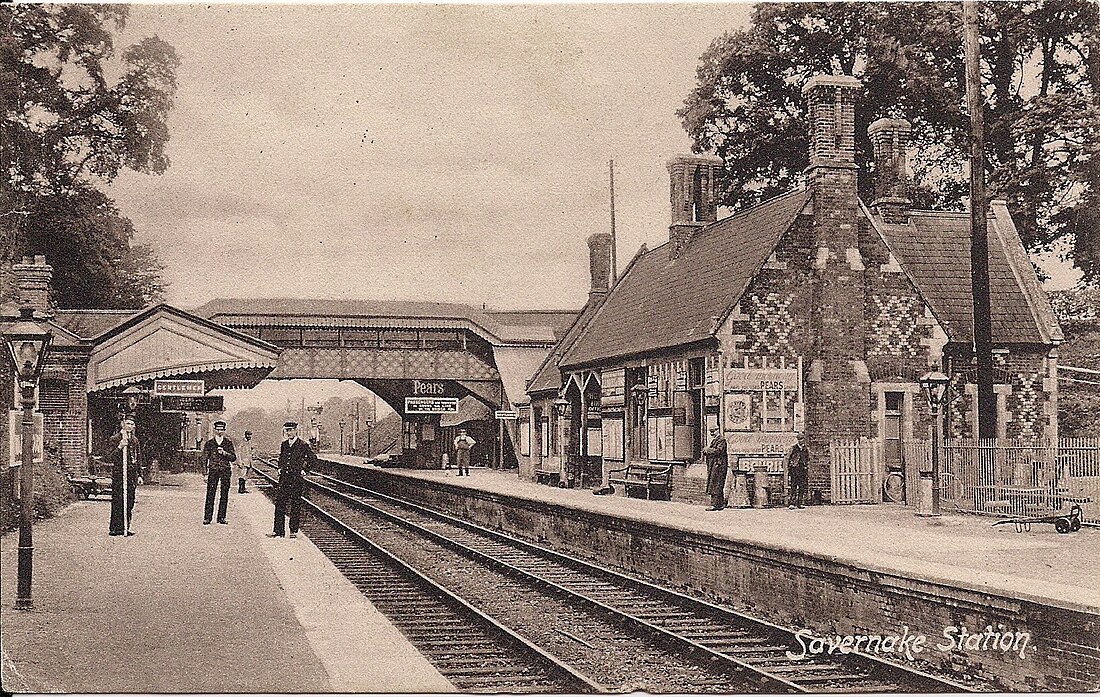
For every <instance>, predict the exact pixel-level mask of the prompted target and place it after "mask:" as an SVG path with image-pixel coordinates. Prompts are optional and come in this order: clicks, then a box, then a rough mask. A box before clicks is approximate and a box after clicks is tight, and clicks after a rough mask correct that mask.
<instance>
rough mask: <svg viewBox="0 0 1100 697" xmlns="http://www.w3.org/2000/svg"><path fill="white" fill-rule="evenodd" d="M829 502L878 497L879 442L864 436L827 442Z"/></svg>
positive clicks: (867, 500)
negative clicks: (829, 483) (830, 478)
mask: <svg viewBox="0 0 1100 697" xmlns="http://www.w3.org/2000/svg"><path fill="white" fill-rule="evenodd" d="M829 464H830V469H831V472H832V489H831V491H832V502H833V503H880V502H881V501H882V477H883V468H884V466H885V465H884V461H883V454H882V443H881V442H880V441H876V440H869V439H867V438H858V439H836V440H832V441H830V442H829Z"/></svg>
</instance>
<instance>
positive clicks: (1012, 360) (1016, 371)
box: [947, 346, 1058, 440]
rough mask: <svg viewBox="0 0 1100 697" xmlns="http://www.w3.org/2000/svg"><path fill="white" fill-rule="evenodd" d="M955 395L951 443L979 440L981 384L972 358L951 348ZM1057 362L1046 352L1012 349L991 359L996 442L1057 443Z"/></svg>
mask: <svg viewBox="0 0 1100 697" xmlns="http://www.w3.org/2000/svg"><path fill="white" fill-rule="evenodd" d="M947 353H948V359H949V361H950V363H951V374H952V390H953V391H955V392H956V393H957V394H959V398H958V399H956V400H954V401H953V402H952V403H951V405H950V407H949V409H948V413H947V429H948V433H949V434H950V436H951V437H952V438H975V437H977V382H976V372H977V371H976V368H975V367H974V364H973V356H972V354H971V353H970V351H969V350H968V349H966V348H964V347H959V346H952V347H949V348H948V352H947ZM1056 362H1057V358H1056V357H1054V356H1052V355H1051V354H1050V353H1049V352H1048V351H1047V349H1046V348H1045V347H1041V346H1036V347H1033V348H1029V347H1026V346H1014V347H1011V348H1009V349H999V350H997V353H995V354H994V356H993V363H994V369H993V382H994V387H993V389H994V394H995V396H996V398H997V412H998V418H997V422H998V433H997V435H998V437H999V438H1009V439H1022V440H1043V439H1047V440H1050V439H1053V438H1056V437H1057V434H1058V399H1057V397H1058V385H1057V377H1056V375H1055V365H1056Z"/></svg>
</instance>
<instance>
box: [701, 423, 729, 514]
mask: <svg viewBox="0 0 1100 697" xmlns="http://www.w3.org/2000/svg"><path fill="white" fill-rule="evenodd" d="M703 456H704V457H706V459H707V493H708V494H710V508H708V509H707V510H708V511H720V510H722V509H723V508H725V507H726V492H725V489H726V470H727V469H728V467H729V466H728V464H727V462H726V439H725V438H723V437H722V429H721V428H720V427H718V426H712V427H711V429H710V444H709V445H708V446H707V447H705V448H703Z"/></svg>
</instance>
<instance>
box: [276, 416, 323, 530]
mask: <svg viewBox="0 0 1100 697" xmlns="http://www.w3.org/2000/svg"><path fill="white" fill-rule="evenodd" d="M283 436H285V437H286V440H284V441H283V444H282V446H281V447H280V448H279V488H278V492H277V493H276V495H275V529H274V530H273V531H272V532H271V534H270V535H268V537H283V536H284V535H285V534H286V513H287V509H288V508H289V509H290V536H291V537H297V536H298V524H299V523H300V522H301V520H302V491H303V489H304V488H305V479H304V478H303V474H309V473H310V471H311V470H312V469H313V467H314V465H316V463H317V456H316V455H314V454H313V450H312V449H310V447H309V445H307V444H306V442H305V441H303V440H302V439H301V438H299V437H298V424H297V423H296V422H294V421H287V422H286V423H285V424H283Z"/></svg>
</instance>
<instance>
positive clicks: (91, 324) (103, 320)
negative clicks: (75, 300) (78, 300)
mask: <svg viewBox="0 0 1100 697" xmlns="http://www.w3.org/2000/svg"><path fill="white" fill-rule="evenodd" d="M139 312H141V310H57V311H56V312H55V313H54V316H53V324H56V325H57V326H59V327H61V328H62V329H64V330H65V331H67V332H69V333H71V334H74V335H76V336H78V337H80V338H81V339H94V338H96V337H97V336H99V335H100V334H103V333H104V332H106V331H107V330H109V329H113V328H115V327H117V326H118V325H120V324H122V323H123V322H125V321H126V320H128V319H130V318H131V317H133V316H134V315H136V314H138V313H139Z"/></svg>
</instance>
